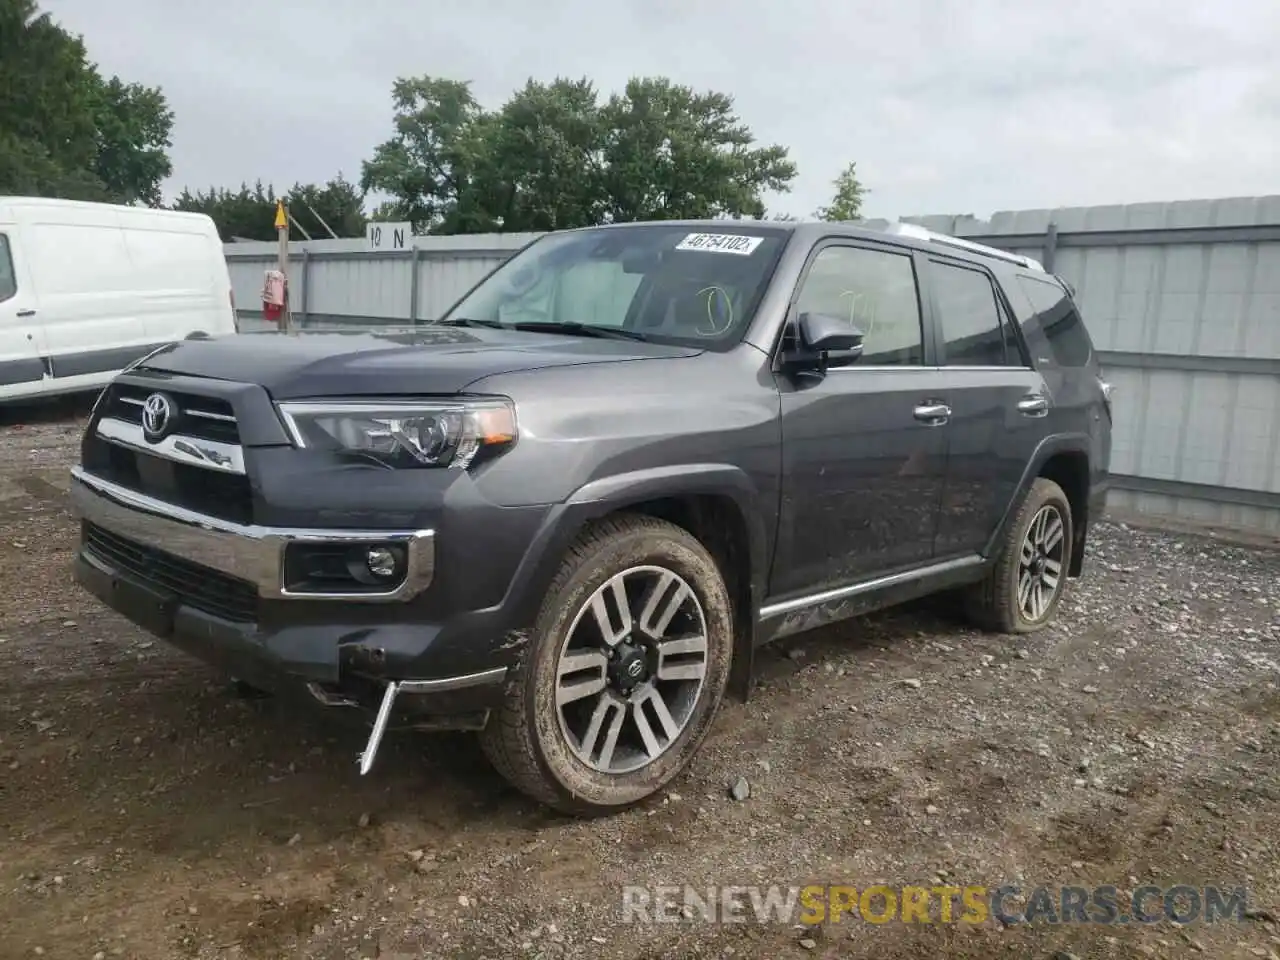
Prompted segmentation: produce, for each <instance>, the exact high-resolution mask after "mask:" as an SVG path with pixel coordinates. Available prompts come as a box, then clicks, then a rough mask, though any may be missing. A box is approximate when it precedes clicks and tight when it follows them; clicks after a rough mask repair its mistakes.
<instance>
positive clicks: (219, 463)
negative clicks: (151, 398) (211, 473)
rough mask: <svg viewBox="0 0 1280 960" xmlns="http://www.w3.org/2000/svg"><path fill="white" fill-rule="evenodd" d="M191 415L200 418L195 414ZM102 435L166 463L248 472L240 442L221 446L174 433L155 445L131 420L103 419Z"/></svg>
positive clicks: (99, 432)
mask: <svg viewBox="0 0 1280 960" xmlns="http://www.w3.org/2000/svg"><path fill="white" fill-rule="evenodd" d="M190 415H191V416H198V415H199V414H195V413H194V412H193V413H192V414H190ZM98 436H100V437H101V438H102V439H103V440H108V441H110V442H111V443H114V444H116V445H118V446H121V447H128V448H129V449H130V450H137V451H140V452H141V453H150V454H152V455H154V456H157V457H164V458H165V459H166V460H174V461H176V462H178V463H189V464H191V465H192V466H196V467H203V468H204V469H206V470H217V471H219V472H221V473H238V474H243V473H244V450H243V449H241V447H240V445H239V444H238V443H220V442H219V441H217V440H201V439H200V438H199V437H184V436H182V435H181V434H174V435H172V436H168V437H165V438H164V439H162V440H157V441H156V442H155V443H151V442H150V441H149V440H147V438H146V435H145V434H143V432H142V428H141V427H140V426H138V425H137V424H136V423H130V422H129V421H128V420H117V419H116V418H115V417H103V418H102V419H101V420H99V421H98Z"/></svg>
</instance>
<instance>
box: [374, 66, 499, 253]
mask: <svg viewBox="0 0 1280 960" xmlns="http://www.w3.org/2000/svg"><path fill="white" fill-rule="evenodd" d="M391 96H392V101H393V102H394V104H395V125H396V133H395V136H394V137H392V138H391V139H390V140H388V141H386V142H385V143H383V144H382V145H380V146H379V147H377V149H375V150H374V152H373V158H372V159H370V160H366V161H365V162H364V165H363V170H362V174H361V178H360V185H361V186H362V187H363V188H364V189H365V190H378V191H381V192H382V193H385V194H388V195H389V196H390V197H391V198H392V199H391V200H390V201H389V202H387V203H384V204H383V205H382V206H380V207H379V209H378V213H379V217H380V218H382V219H403V220H409V221H411V222H412V223H413V225H414V229H415V230H418V231H420V232H425V231H426V230H428V229H433V228H438V227H441V226H443V227H444V229H442V230H439V232H442V233H469V232H479V231H482V230H484V229H488V227H489V226H490V223H486V222H485V221H486V220H489V221H491V215H489V214H488V213H487V211H485V207H486V206H488V205H489V204H484V203H480V202H479V200H478V198H476V197H475V195H474V194H475V191H474V190H473V189H472V184H473V179H474V177H475V174H476V172H477V170H478V168H479V167H480V166H481V161H482V159H488V158H484V157H482V153H483V150H482V147H483V146H484V140H485V132H486V131H485V130H484V129H483V128H484V127H486V126H487V123H486V121H487V120H488V118H487V117H486V116H485V113H484V111H483V110H481V108H480V105H479V104H478V103H477V102H476V99H475V97H473V96H472V95H471V86H470V84H467V83H463V82H460V81H456V80H444V79H438V78H435V77H418V78H410V79H405V78H401V79H398V80H396V82H395V84H394V85H393V87H392V94H391ZM469 217H478V218H480V219H479V220H478V221H477V222H474V223H468V222H466V218H469ZM468 226H470V227H472V229H470V230H468V229H466V228H467V227H468Z"/></svg>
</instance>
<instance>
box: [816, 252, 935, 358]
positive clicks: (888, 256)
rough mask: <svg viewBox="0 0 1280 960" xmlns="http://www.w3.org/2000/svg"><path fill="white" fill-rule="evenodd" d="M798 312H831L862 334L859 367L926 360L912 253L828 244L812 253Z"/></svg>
mask: <svg viewBox="0 0 1280 960" xmlns="http://www.w3.org/2000/svg"><path fill="white" fill-rule="evenodd" d="M796 313H797V315H798V314H801V313H826V314H830V315H831V316H834V317H840V318H842V319H844V320H847V321H848V322H849V323H850V324H851V325H853V326H855V327H857V328H858V329H859V330H861V331H862V333H863V337H864V339H863V352H862V357H861V359H860V360H859V361H858V364H859V365H860V366H883V365H900V364H920V363H923V362H924V350H923V338H922V337H921V333H920V298H919V296H918V294H917V291H916V272H915V267H914V266H913V265H912V263H911V258H910V257H909V256H904V255H902V254H898V253H890V252H888V251H885V250H868V249H865V248H862V247H825V248H823V249H822V250H821V251H819V252H818V255H817V256H816V257H814V258H813V263H812V264H811V265H810V267H809V272H808V274H807V275H806V276H805V279H804V284H803V286H801V288H800V297H799V300H798V302H797V305H796Z"/></svg>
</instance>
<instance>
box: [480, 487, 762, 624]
mask: <svg viewBox="0 0 1280 960" xmlns="http://www.w3.org/2000/svg"><path fill="white" fill-rule="evenodd" d="M689 496H720V497H728V498H729V499H731V500H732V501H733V502H734V504H735V505H736V506H737V508H738V510H739V512H740V513H741V515H742V517H743V519H744V520H745V522H746V529H747V540H748V545H749V551H750V560H751V585H752V595H753V596H754V597H760V596H763V595H764V594H763V589H764V577H765V574H766V571H767V556H768V541H767V534H766V525H765V521H764V516H763V511H762V510H761V509H760V502H759V496H760V495H759V492H758V490H757V488H756V485H755V484H754V483H753V482H752V481H751V478H750V477H749V476H748V475H747V473H746V472H745V471H744V470H742V469H741V468H740V467H737V466H734V465H732V464H723V463H691V464H678V465H671V466H663V467H653V468H649V469H645V470H634V471H629V472H627V473H621V474H615V475H613V476H609V477H601V478H598V479H596V480H591V481H589V482H588V483H585V484H583V485H582V486H581V487H579V488H578V489H577V490H575V491H574V492H573V493H571V494H570V495H569V496H568V497H567V498H566V499H565V500H564V502H563V503H561V504H558V505H557V506H555V507H554V508H553V509H552V510H551V511H550V512H549V513H548V515H547V518H546V520H545V521H544V522H543V524H542V527H541V529H540V530H539V531H538V533H537V535H536V536H535V537H534V540H533V542H532V543H531V544H530V547H529V550H528V552H527V553H526V555H525V557H524V559H523V560H522V561H521V563H520V566H519V568H518V569H517V571H516V575H515V577H514V578H513V579H512V584H511V592H510V593H509V594H508V597H507V600H506V603H505V604H504V606H508V607H509V609H510V610H511V612H512V614H514V615H515V616H516V617H518V618H520V619H521V620H522V621H525V622H527V621H530V620H532V618H533V616H534V615H535V614H536V611H537V608H538V605H539V604H540V603H541V602H542V597H543V596H544V594H545V593H546V590H547V587H548V586H549V585H550V582H551V580H552V578H553V577H554V576H555V573H556V570H557V568H558V567H559V563H560V558H561V557H563V556H564V554H565V551H566V550H568V548H569V545H570V544H571V543H572V542H573V540H574V538H575V537H577V535H578V533H579V532H580V531H581V530H582V528H583V527H584V526H585V525H586V524H587V523H589V522H591V521H592V520H595V519H598V518H600V517H603V516H606V515H607V514H611V513H615V512H617V511H619V510H625V509H626V508H627V507H631V506H634V505H636V504H640V503H644V502H646V501H650V500H659V499H665V498H674V497H689Z"/></svg>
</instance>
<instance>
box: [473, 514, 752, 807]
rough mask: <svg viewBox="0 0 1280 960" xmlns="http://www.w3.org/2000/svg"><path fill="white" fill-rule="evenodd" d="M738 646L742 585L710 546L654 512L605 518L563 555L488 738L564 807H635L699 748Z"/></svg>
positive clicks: (529, 786)
mask: <svg viewBox="0 0 1280 960" xmlns="http://www.w3.org/2000/svg"><path fill="white" fill-rule="evenodd" d="M624 600H625V605H624V603H623V601H624ZM624 606H625V612H624ZM732 655H733V618H732V615H731V604H730V600H729V594H728V591H727V589H726V587H725V584H724V578H723V577H722V575H721V573H720V570H719V568H718V567H717V565H716V562H715V560H714V558H713V557H712V556H711V554H710V553H709V552H708V551H707V549H706V547H704V546H703V545H702V544H701V543H700V542H699V541H698V540H697V539H696V538H694V537H693V536H692V535H691V534H690V533H688V532H687V531H686V530H684V529H682V528H680V527H677V526H675V525H674V524H671V523H668V522H666V521H663V520H658V519H656V518H653V517H648V516H639V515H631V516H621V517H616V518H610V519H607V520H604V521H601V522H599V523H596V524H593V525H592V526H590V527H589V528H587V529H586V530H585V531H584V532H583V533H582V534H581V535H580V536H579V537H578V539H577V540H576V541H575V542H574V544H573V546H572V547H570V549H569V551H568V552H567V554H566V556H565V558H564V560H563V562H562V563H561V566H560V569H559V571H558V572H557V574H556V576H555V578H554V579H553V581H552V583H551V586H550V588H549V589H548V590H547V593H546V596H545V598H544V600H543V602H542V606H541V609H540V610H539V613H538V615H537V618H536V621H535V624H534V629H533V630H532V632H531V633H530V636H529V641H528V643H527V645H526V646H525V648H524V650H523V651H522V652H521V658H520V660H519V662H518V664H517V665H516V666H515V668H514V669H513V670H512V672H511V675H510V677H509V678H508V681H507V685H506V691H505V697H504V703H503V705H502V706H501V707H500V708H499V709H498V710H496V711H495V712H494V714H493V715H492V716H491V717H490V719H489V722H488V724H487V725H486V726H485V729H484V730H483V731H482V732H481V734H480V744H481V747H482V748H483V750H484V752H485V755H486V756H487V757H488V758H489V761H490V762H491V763H492V764H493V766H494V767H495V768H496V769H497V770H498V772H499V773H501V774H502V775H503V776H504V777H505V778H506V779H507V780H508V781H509V782H510V783H511V784H512V785H513V786H515V787H516V788H517V789H519V790H521V791H522V792H523V793H525V794H527V795H529V796H530V797H532V798H534V799H535V800H538V801H540V802H542V803H544V804H546V805H548V806H550V807H553V808H554V809H557V810H560V811H562V812H565V813H570V814H574V815H578V816H596V815H600V814H608V813H613V812H616V811H619V810H622V809H625V808H627V807H629V806H632V805H634V804H636V803H639V802H640V801H642V800H644V799H646V798H647V797H649V796H651V795H653V794H654V793H656V792H657V791H659V790H661V789H662V788H663V787H664V786H666V785H667V784H668V783H670V782H671V781H672V780H673V779H675V777H676V776H677V775H679V774H680V773H681V771H683V769H684V768H685V766H686V765H687V764H688V762H689V761H690V760H691V759H692V757H693V755H694V754H695V753H696V752H697V750H698V748H699V747H700V746H701V744H702V741H703V739H704V738H705V737H706V735H707V733H708V732H709V730H710V729H711V725H712V722H713V721H714V719H715V715H716V712H717V709H718V708H719V705H720V702H721V700H722V699H723V696H724V690H725V686H726V683H727V681H728V677H729V666H730V661H731V659H732Z"/></svg>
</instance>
